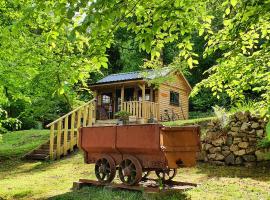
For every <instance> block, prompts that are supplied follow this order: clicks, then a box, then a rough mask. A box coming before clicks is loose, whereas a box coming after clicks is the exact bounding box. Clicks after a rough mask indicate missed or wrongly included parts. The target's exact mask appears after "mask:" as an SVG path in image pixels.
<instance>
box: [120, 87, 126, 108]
mask: <svg viewBox="0 0 270 200" xmlns="http://www.w3.org/2000/svg"><path fill="white" fill-rule="evenodd" d="M124 99H125V87H124V85H122V87H121V110H122V107H123V104H124Z"/></svg>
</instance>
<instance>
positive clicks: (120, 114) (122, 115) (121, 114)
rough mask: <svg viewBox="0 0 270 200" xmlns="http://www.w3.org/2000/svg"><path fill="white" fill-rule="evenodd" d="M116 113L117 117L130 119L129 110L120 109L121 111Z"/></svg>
mask: <svg viewBox="0 0 270 200" xmlns="http://www.w3.org/2000/svg"><path fill="white" fill-rule="evenodd" d="M114 115H115V116H116V117H118V118H119V119H120V120H122V121H124V122H126V121H128V118H129V116H130V115H131V114H130V113H129V112H127V111H119V112H117V113H115V114H114Z"/></svg>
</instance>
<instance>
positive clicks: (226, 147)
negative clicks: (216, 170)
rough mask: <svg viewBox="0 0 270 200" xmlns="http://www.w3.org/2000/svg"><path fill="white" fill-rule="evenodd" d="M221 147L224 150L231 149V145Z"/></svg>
mask: <svg viewBox="0 0 270 200" xmlns="http://www.w3.org/2000/svg"><path fill="white" fill-rule="evenodd" d="M221 149H222V151H230V147H228V146H222V147H221Z"/></svg>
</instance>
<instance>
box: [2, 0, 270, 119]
mask: <svg viewBox="0 0 270 200" xmlns="http://www.w3.org/2000/svg"><path fill="white" fill-rule="evenodd" d="M269 37H270V1H269V0H242V1H239V0H217V1H216V0H215V1H213V0H208V1H204V0H196V1H195V0H188V1H186V0H96V1H86V0H61V1H60V0H58V1H55V0H47V1H38V0H23V1H18V0H13V1H2V2H0V72H1V73H0V90H1V92H0V105H2V106H3V107H4V108H5V109H6V110H8V113H9V115H11V116H14V117H20V118H27V119H29V116H31V117H32V118H33V119H35V120H40V121H43V122H46V121H49V120H51V119H53V118H54V117H55V116H56V115H57V114H61V113H64V112H66V111H67V110H69V109H71V107H74V106H76V105H77V104H78V100H84V99H89V95H91V92H90V91H88V89H87V82H88V83H89V82H91V81H94V80H96V79H97V78H98V77H100V76H102V74H106V73H112V72H119V71H132V70H136V69H138V68H139V67H140V66H142V65H144V67H162V66H163V65H164V64H166V65H168V66H170V67H175V68H178V69H179V70H182V71H184V72H185V73H186V75H187V77H188V78H189V80H190V81H191V82H192V84H193V85H194V84H196V83H198V84H197V85H196V87H195V88H194V90H193V95H196V94H197V95H198V96H199V97H201V98H200V99H198V98H197V99H196V97H194V98H195V100H194V102H197V105H199V104H202V106H201V107H203V106H206V107H207V105H208V103H207V101H208V100H211V99H212V98H210V97H209V95H207V96H206V97H205V93H202V92H200V91H209V89H210V90H211V91H212V93H213V95H215V96H216V97H217V98H221V99H223V100H224V99H226V102H227V103H228V100H227V99H228V98H229V99H230V101H229V102H230V103H231V104H235V103H238V102H241V101H245V100H250V99H252V100H253V101H255V103H256V105H257V106H258V108H259V109H260V110H262V111H264V112H265V111H267V110H269V108H270V69H269V68H270V59H269V57H270V52H269V50H270V49H269V48H270V47H269V41H270V40H269ZM203 72H205V73H203ZM203 88H204V89H203ZM205 88H208V89H205ZM207 94H209V92H207ZM202 99H204V100H206V101H204V100H203V101H202ZM211 101H212V100H211ZM218 101H220V100H217V99H215V100H214V102H216V103H217V102H218Z"/></svg>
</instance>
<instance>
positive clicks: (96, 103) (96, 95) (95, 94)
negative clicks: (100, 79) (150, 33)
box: [92, 90, 98, 123]
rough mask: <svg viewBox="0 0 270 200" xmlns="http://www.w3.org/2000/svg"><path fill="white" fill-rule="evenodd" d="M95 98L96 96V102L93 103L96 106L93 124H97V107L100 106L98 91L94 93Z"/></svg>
mask: <svg viewBox="0 0 270 200" xmlns="http://www.w3.org/2000/svg"><path fill="white" fill-rule="evenodd" d="M93 96H94V99H95V102H94V103H93V105H94V111H93V119H92V121H93V123H95V122H96V119H97V116H96V115H97V105H98V94H97V91H96V90H95V91H93Z"/></svg>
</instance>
